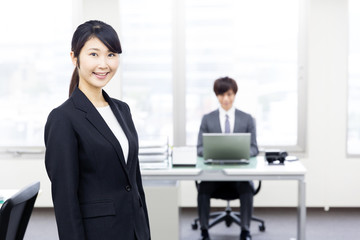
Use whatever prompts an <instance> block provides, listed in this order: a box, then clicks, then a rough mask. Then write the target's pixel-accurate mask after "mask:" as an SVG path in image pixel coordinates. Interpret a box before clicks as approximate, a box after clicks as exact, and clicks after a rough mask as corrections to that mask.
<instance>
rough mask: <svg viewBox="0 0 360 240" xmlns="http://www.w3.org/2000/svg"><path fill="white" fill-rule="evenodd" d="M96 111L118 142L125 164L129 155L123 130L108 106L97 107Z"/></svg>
mask: <svg viewBox="0 0 360 240" xmlns="http://www.w3.org/2000/svg"><path fill="white" fill-rule="evenodd" d="M96 109H97V110H98V111H99V113H100V115H101V116H102V118H103V119H104V120H105V122H106V124H107V125H108V127H109V128H110V129H111V131H112V132H113V134H114V135H115V137H116V138H117V140H118V141H119V143H120V146H121V149H122V151H123V154H124V159H125V163H127V160H128V155H129V141H128V139H127V137H126V135H125V133H124V130H123V129H122V128H121V126H120V123H119V122H118V120H117V119H116V117H115V114H114V113H113V112H112V110H111V108H110V106H106V107H97V108H96Z"/></svg>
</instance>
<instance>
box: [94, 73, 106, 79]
mask: <svg viewBox="0 0 360 240" xmlns="http://www.w3.org/2000/svg"><path fill="white" fill-rule="evenodd" d="M94 74H95V76H96V77H97V78H99V79H105V78H106V76H107V75H108V72H105V73H96V72H94Z"/></svg>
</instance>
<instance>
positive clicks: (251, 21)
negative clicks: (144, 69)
mask: <svg viewBox="0 0 360 240" xmlns="http://www.w3.org/2000/svg"><path fill="white" fill-rule="evenodd" d="M279 6H281V7H279ZM299 7H300V4H299V1H287V0H275V1H267V0H255V1H232V0H212V1H208V0H188V1H186V8H185V9H186V13H185V15H186V34H185V36H186V86H187V87H186V113H187V120H186V132H187V144H188V145H195V144H196V141H197V134H198V131H199V126H200V121H201V117H202V115H203V114H205V113H208V112H210V111H212V110H215V109H216V108H218V102H217V99H216V96H215V94H214V92H213V90H212V88H213V82H214V80H215V79H217V78H219V77H224V76H229V77H232V78H234V79H235V80H236V81H237V83H238V88H239V91H238V93H237V96H236V102H235V106H236V107H237V108H239V109H241V110H243V111H245V112H248V113H250V114H251V115H252V116H253V117H255V118H256V123H257V140H258V144H259V145H261V146H294V145H297V144H298V142H299V139H298V131H299V129H298V119H299V114H298V96H299V95H298V91H299V89H298V66H299V61H298V60H299V56H298V51H299V49H298V38H299V35H298V32H299V10H300V8H299Z"/></svg>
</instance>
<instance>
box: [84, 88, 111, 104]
mask: <svg viewBox="0 0 360 240" xmlns="http://www.w3.org/2000/svg"><path fill="white" fill-rule="evenodd" d="M79 89H80V90H81V91H82V92H83V93H84V94H85V96H86V97H87V98H88V99H89V100H90V102H91V103H92V104H93V105H94V106H95V107H105V106H108V105H109V104H108V102H106V100H105V98H104V96H103V94H102V89H101V88H94V87H89V86H85V85H83V84H80V83H79Z"/></svg>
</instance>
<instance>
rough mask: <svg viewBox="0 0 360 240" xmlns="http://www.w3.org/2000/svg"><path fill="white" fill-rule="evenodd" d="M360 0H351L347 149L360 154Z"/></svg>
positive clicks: (354, 153)
mask: <svg viewBox="0 0 360 240" xmlns="http://www.w3.org/2000/svg"><path fill="white" fill-rule="evenodd" d="M359 12H360V2H359V1H356V0H350V1H349V88H348V93H349V94H348V136H347V151H348V154H350V155H359V154H360V108H359V106H360V68H359V66H360V45H359V42H360V24H359V22H360V15H359Z"/></svg>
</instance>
